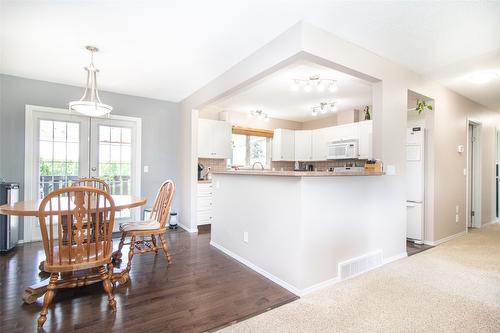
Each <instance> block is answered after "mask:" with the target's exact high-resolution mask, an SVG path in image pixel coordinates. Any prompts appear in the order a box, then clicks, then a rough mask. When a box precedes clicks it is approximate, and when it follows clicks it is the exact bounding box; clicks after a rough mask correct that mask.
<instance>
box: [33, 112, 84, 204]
mask: <svg viewBox="0 0 500 333" xmlns="http://www.w3.org/2000/svg"><path fill="white" fill-rule="evenodd" d="M38 140H39V154H38V165H39V172H40V197H44V196H46V195H47V194H48V193H49V192H51V191H54V190H57V189H60V188H62V187H66V186H68V185H71V183H72V182H73V181H74V180H76V179H78V175H79V166H80V165H79V157H80V142H79V141H80V125H79V124H78V123H72V122H64V121H52V120H40V121H39V133H38Z"/></svg>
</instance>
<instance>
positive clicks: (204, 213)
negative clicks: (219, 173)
mask: <svg viewBox="0 0 500 333" xmlns="http://www.w3.org/2000/svg"><path fill="white" fill-rule="evenodd" d="M212 198H213V186H212V183H198V195H197V209H196V211H197V214H196V215H198V216H197V225H202V224H211V223H212V218H213V216H212Z"/></svg>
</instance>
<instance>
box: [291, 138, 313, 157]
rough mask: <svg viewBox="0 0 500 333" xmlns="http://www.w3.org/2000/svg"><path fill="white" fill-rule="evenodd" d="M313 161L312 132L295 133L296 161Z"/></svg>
mask: <svg viewBox="0 0 500 333" xmlns="http://www.w3.org/2000/svg"><path fill="white" fill-rule="evenodd" d="M312 160H313V153H312V131H306V130H304V131H295V161H301V162H304V161H312Z"/></svg>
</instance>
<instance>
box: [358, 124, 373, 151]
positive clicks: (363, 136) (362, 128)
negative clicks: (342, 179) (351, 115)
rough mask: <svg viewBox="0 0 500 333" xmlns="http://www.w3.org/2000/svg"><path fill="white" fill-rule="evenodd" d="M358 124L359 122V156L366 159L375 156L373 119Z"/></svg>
mask: <svg viewBox="0 0 500 333" xmlns="http://www.w3.org/2000/svg"><path fill="white" fill-rule="evenodd" d="M356 124H358V126H357V131H358V134H357V139H358V140H359V141H358V142H359V148H358V149H359V158H360V159H364V160H367V159H370V158H372V157H373V150H372V146H373V144H372V142H373V140H372V137H373V123H372V121H371V120H366V121H360V122H359V123H356Z"/></svg>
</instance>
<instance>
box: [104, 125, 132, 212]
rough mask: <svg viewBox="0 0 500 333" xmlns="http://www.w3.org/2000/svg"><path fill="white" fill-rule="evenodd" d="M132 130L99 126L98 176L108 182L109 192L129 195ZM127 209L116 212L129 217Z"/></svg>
mask: <svg viewBox="0 0 500 333" xmlns="http://www.w3.org/2000/svg"><path fill="white" fill-rule="evenodd" d="M131 168H132V130H131V129H130V128H128V127H118V126H105V125H100V126H99V177H100V178H102V179H104V180H105V181H106V182H107V183H108V184H109V189H110V191H111V194H121V195H131V194H132V191H131V178H130V177H131ZM129 216H130V211H129V210H128V209H125V210H122V211H120V212H117V213H116V217H117V218H123V217H129Z"/></svg>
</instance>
